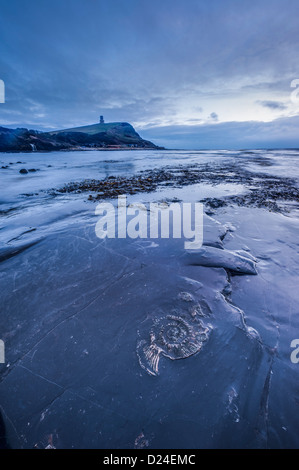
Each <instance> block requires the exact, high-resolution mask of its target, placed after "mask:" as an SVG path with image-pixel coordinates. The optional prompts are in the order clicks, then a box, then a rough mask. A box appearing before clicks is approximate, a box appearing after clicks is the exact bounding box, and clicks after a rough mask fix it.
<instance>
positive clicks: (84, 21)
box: [0, 0, 299, 149]
mask: <svg viewBox="0 0 299 470" xmlns="http://www.w3.org/2000/svg"><path fill="white" fill-rule="evenodd" d="M1 3H2V4H1V11H0V79H2V80H4V82H5V86H6V102H5V103H4V104H0V125H2V126H7V127H29V128H34V129H40V130H53V129H59V128H64V127H65V128H67V127H73V126H78V125H84V124H90V123H94V122H97V120H98V118H99V115H100V114H103V115H104V117H105V120H106V121H127V122H130V123H131V124H133V125H134V127H135V128H136V130H137V131H138V132H139V133H140V134H141V135H142V137H144V138H146V139H149V140H152V141H154V142H155V143H157V144H159V145H164V146H167V147H168V148H190V149H191V148H256V147H262V148H265V147H266V148H267V147H299V132H298V129H299V97H298V99H297V95H296V93H295V92H296V88H292V87H291V83H292V81H293V80H296V79H299V61H298V51H299V2H298V0H271V1H270V0H259V1H257V0H251V1H249V0H242V2H240V0H209V1H207V0H187V1H186V2H183V1H182V0H163V1H161V0H159V1H158V0H151V1H148V0H127V1H125V2H124V1H123V0H109V2H108V1H106V0H105V1H104V0H52V1H51V2H50V1H48V0H38V1H37V0H10V1H2V2H1ZM298 83H299V81H298ZM298 90H299V86H298ZM298 95H299V93H298Z"/></svg>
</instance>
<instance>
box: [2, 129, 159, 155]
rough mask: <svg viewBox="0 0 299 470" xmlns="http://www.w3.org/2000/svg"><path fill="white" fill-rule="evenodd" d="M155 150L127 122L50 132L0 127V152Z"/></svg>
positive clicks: (152, 145) (151, 144) (154, 147)
mask: <svg viewBox="0 0 299 470" xmlns="http://www.w3.org/2000/svg"><path fill="white" fill-rule="evenodd" d="M91 148H92V149H159V148H161V147H157V146H156V145H154V144H153V143H152V142H149V141H148V140H144V139H142V138H141V137H140V135H139V134H137V132H136V131H135V129H134V128H133V126H131V124H129V123H127V122H113V123H107V124H104V123H103V124H92V125H90V126H82V127H74V128H71V129H63V130H57V131H52V132H40V131H36V130H28V129H7V128H5V127H0V152H32V151H51V150H81V149H91Z"/></svg>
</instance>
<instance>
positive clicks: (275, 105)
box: [257, 100, 288, 111]
mask: <svg viewBox="0 0 299 470" xmlns="http://www.w3.org/2000/svg"><path fill="white" fill-rule="evenodd" d="M257 103H258V104H260V105H261V106H264V107H265V108H269V109H274V110H281V111H283V110H284V109H287V108H288V107H287V106H286V105H285V104H284V103H282V102H281V101H271V100H264V101H257Z"/></svg>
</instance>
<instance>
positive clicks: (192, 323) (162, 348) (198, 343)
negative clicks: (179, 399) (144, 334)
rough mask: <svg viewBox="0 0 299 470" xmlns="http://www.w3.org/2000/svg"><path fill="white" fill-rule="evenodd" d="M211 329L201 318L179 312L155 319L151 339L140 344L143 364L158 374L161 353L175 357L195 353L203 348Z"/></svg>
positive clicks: (138, 349) (150, 371)
mask: <svg viewBox="0 0 299 470" xmlns="http://www.w3.org/2000/svg"><path fill="white" fill-rule="evenodd" d="M210 331H211V328H210V327H209V326H204V325H203V323H202V322H201V321H200V320H197V319H196V320H194V319H193V320H191V319H190V320H189V318H187V317H183V316H177V315H167V316H165V317H162V318H158V319H155V320H154V323H153V326H152V328H151V330H150V332H149V338H148V339H147V340H141V341H140V342H139V343H138V345H137V355H138V358H139V363H140V365H141V367H142V368H143V369H145V370H146V371H147V372H148V373H149V374H151V375H158V367H159V360H160V357H161V355H163V356H165V357H168V358H169V359H172V360H175V359H184V358H186V357H189V356H192V355H193V354H195V353H197V352H199V351H200V350H201V348H202V345H203V343H204V342H205V341H206V340H207V339H208V337H209V333H210Z"/></svg>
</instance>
